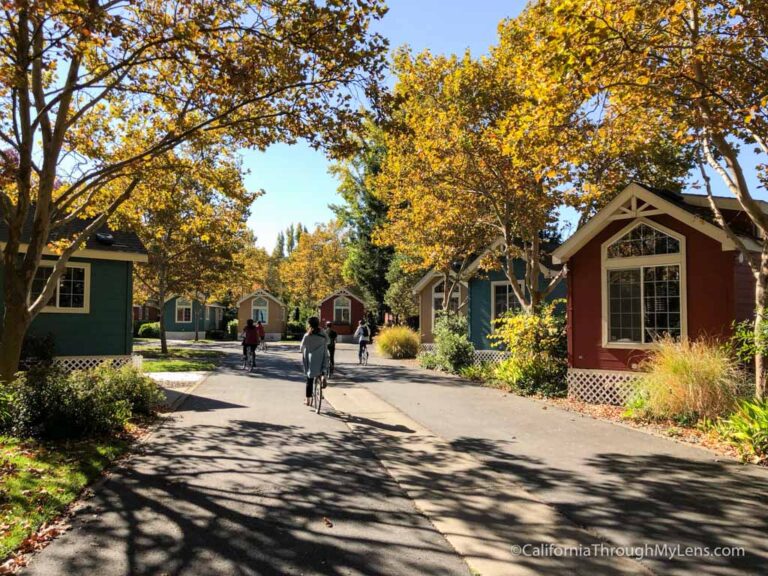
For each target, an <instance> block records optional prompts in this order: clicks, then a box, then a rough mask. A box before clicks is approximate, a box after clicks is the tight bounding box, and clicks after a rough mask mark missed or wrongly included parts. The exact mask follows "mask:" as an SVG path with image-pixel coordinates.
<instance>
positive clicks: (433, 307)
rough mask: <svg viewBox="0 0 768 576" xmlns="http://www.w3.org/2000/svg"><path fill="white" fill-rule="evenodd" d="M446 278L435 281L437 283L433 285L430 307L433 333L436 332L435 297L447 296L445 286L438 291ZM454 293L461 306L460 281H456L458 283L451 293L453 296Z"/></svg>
mask: <svg viewBox="0 0 768 576" xmlns="http://www.w3.org/2000/svg"><path fill="white" fill-rule="evenodd" d="M443 283H444V280H440V281H438V282H435V284H434V285H433V286H432V290H431V292H432V299H431V300H430V301H429V307H430V309H431V310H432V334H434V333H435V314H436V312H437V311H436V310H435V298H437V297H438V296H440V299H443V298H445V288H443V289H442V290H441V291H440V292H437V291H436V289H437V287H438V286H440V284H443ZM454 294H455V295H456V300H458V305H459V306H461V285H460V284H459V283H456V285H455V286H454V287H453V293H452V294H451V298H453V297H454Z"/></svg>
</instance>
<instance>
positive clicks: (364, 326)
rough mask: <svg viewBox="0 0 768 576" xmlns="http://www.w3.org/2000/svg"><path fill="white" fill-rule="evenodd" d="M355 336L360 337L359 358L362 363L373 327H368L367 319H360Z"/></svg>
mask: <svg viewBox="0 0 768 576" xmlns="http://www.w3.org/2000/svg"><path fill="white" fill-rule="evenodd" d="M353 337H354V338H360V340H359V343H360V347H359V349H358V351H357V360H358V362H360V363H362V361H363V352H364V351H365V350H366V349H367V348H368V342H369V341H370V340H371V329H370V328H369V327H368V323H367V322H366V321H365V319H363V320H360V321H359V322H358V323H357V330H355V335H354V336H353Z"/></svg>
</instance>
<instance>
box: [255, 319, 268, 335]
mask: <svg viewBox="0 0 768 576" xmlns="http://www.w3.org/2000/svg"><path fill="white" fill-rule="evenodd" d="M256 330H257V331H258V333H259V340H264V338H265V337H266V332H265V331H264V324H262V323H261V320H258V321H257V322H256Z"/></svg>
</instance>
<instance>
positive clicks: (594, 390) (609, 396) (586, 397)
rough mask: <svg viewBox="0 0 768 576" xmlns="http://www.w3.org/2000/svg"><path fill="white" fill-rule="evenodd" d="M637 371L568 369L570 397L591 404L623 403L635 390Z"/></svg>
mask: <svg viewBox="0 0 768 576" xmlns="http://www.w3.org/2000/svg"><path fill="white" fill-rule="evenodd" d="M637 377H638V374H637V372H630V371H622V370H586V369H582V368H569V369H568V398H571V399H573V400H579V401H581V402H588V403H590V404H615V405H622V404H625V403H626V402H627V400H629V399H630V397H631V396H632V393H633V392H634V389H635V386H634V382H635V380H636V379H637Z"/></svg>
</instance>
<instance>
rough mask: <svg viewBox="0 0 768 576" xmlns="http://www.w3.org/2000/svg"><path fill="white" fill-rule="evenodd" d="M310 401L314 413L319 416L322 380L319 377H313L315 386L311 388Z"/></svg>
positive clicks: (321, 401) (321, 399)
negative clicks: (313, 407)
mask: <svg viewBox="0 0 768 576" xmlns="http://www.w3.org/2000/svg"><path fill="white" fill-rule="evenodd" d="M312 400H313V401H314V406H315V413H316V414H320V406H321V405H322V403H323V380H322V378H321V377H320V376H315V384H314V387H313V388H312Z"/></svg>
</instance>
